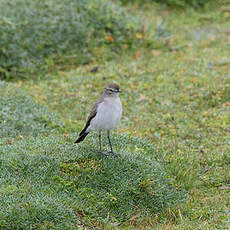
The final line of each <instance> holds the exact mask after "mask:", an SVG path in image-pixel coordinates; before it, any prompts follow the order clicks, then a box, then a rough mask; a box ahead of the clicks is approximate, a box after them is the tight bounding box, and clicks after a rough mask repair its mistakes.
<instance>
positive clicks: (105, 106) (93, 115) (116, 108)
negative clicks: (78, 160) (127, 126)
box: [74, 83, 122, 157]
mask: <svg viewBox="0 0 230 230" xmlns="http://www.w3.org/2000/svg"><path fill="white" fill-rule="evenodd" d="M119 93H121V90H120V87H119V85H118V84H116V83H109V84H108V85H106V86H105V87H104V91H103V93H102V94H101V96H100V98H99V99H98V100H97V101H96V102H95V104H94V106H93V107H92V109H91V112H90V114H89V116H88V118H87V121H86V124H85V127H84V128H83V129H82V131H81V132H80V134H79V137H78V139H77V140H76V141H75V142H74V143H80V142H82V141H83V140H84V139H85V137H86V136H87V135H88V134H89V133H90V132H91V131H97V132H98V138H99V148H100V149H99V153H100V154H101V156H102V157H103V156H104V153H103V152H102V145H101V133H102V131H107V138H108V142H109V146H110V150H111V151H110V153H111V154H115V153H114V152H113V147H112V143H111V140H110V131H111V130H112V129H114V128H115V127H116V126H117V125H118V123H119V121H120V119H121V115H122V104H121V100H120V98H119Z"/></svg>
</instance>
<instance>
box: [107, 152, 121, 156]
mask: <svg viewBox="0 0 230 230" xmlns="http://www.w3.org/2000/svg"><path fill="white" fill-rule="evenodd" d="M108 154H111V155H112V156H114V157H118V156H120V155H121V154H119V153H115V152H113V151H109V152H108Z"/></svg>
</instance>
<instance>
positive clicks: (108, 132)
mask: <svg viewBox="0 0 230 230" xmlns="http://www.w3.org/2000/svg"><path fill="white" fill-rule="evenodd" d="M109 135H110V131H109V130H108V131H107V138H108V141H109V146H110V149H111V153H112V154H113V153H114V152H113V146H112V144H111V141H110V138H109Z"/></svg>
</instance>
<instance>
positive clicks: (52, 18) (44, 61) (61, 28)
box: [0, 0, 137, 79]
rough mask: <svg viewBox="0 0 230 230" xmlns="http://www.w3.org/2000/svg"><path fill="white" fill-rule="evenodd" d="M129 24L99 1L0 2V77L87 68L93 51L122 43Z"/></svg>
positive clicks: (113, 7) (119, 9) (126, 17)
mask: <svg viewBox="0 0 230 230" xmlns="http://www.w3.org/2000/svg"><path fill="white" fill-rule="evenodd" d="M135 21H136V19H135V18H134V17H131V16H130V15H128V14H127V13H126V11H125V10H124V9H123V8H122V7H120V6H119V4H117V3H111V2H108V1H105V0H93V1H91V0H77V1H76V0H64V1H63V0H57V1H54V0H47V1H30V0H17V1H10V0H4V1H1V3H0V37H1V39H0V47H1V49H0V56H1V59H0V77H1V78H2V79H9V78H22V77H23V78H25V77H26V76H28V77H31V76H32V73H33V75H34V74H35V73H36V72H38V71H40V73H41V72H42V71H47V68H49V69H50V68H51V67H53V66H54V65H55V64H57V63H58V64H60V63H63V62H69V63H73V64H83V63H88V62H89V61H92V60H93V59H94V56H93V53H94V52H97V51H96V47H97V46H101V45H103V46H106V45H107V46H110V45H111V44H112V41H114V40H116V44H117V46H118V44H121V43H128V41H129V40H130V39H131V36H130V34H131V32H132V31H133V30H134V28H135V27H137V26H136V25H137V24H136V23H135Z"/></svg>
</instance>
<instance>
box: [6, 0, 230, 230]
mask: <svg viewBox="0 0 230 230" xmlns="http://www.w3.org/2000/svg"><path fill="white" fill-rule="evenodd" d="M226 4H227V3H226ZM128 7H129V12H130V13H131V14H135V15H136V16H138V17H142V19H143V20H142V21H143V26H142V27H143V30H142V31H140V33H138V34H136V38H137V39H138V40H139V44H138V45H137V46H136V48H135V49H133V50H129V49H128V48H127V46H126V45H122V50H121V51H120V53H119V54H117V56H116V54H114V55H112V56H111V57H110V54H109V53H108V52H107V51H108V49H107V48H103V47H100V48H99V49H98V53H97V55H98V59H97V58H95V61H93V62H91V63H90V64H89V65H84V66H77V67H76V66H72V68H71V69H70V70H67V69H63V70H62V71H59V72H58V73H57V74H53V73H50V74H47V75H46V76H45V78H44V77H43V79H42V80H30V81H29V80H27V81H18V82H15V83H14V84H13V85H15V87H19V88H22V89H23V90H24V91H26V92H27V93H28V94H30V95H31V96H32V97H33V99H34V101H36V102H37V103H39V104H41V105H43V106H45V107H46V108H47V109H48V110H49V111H51V112H53V113H56V114H57V116H58V117H59V119H60V120H61V122H63V123H64V125H65V128H64V131H63V129H60V130H59V129H58V131H57V134H56V135H57V136H61V137H62V138H60V137H57V139H56V138H55V137H46V138H47V139H44V138H43V137H39V138H38V139H35V140H37V142H38V143H35V142H36V141H31V142H32V143H33V145H32V146H31V147H29V146H30V139H28V140H27V138H26V140H23V141H20V142H18V143H17V144H16V145H15V147H14V146H12V147H11V146H10V147H6V150H4V151H7V152H9V153H10V155H11V154H13V152H15V150H14V148H16V149H20V148H19V147H18V146H21V145H22V146H25V147H23V149H25V152H26V157H27V162H31V163H29V164H28V165H29V167H28V166H27V168H30V167H31V171H33V172H34V174H33V176H34V178H36V176H37V178H39V179H37V181H36V180H34V182H33V183H41V182H42V181H44V180H46V178H40V177H42V176H46V175H47V174H43V173H39V172H41V171H42V170H44V168H45V169H48V170H49V171H50V175H53V174H55V176H59V177H55V180H54V181H55V182H53V183H54V185H55V186H57V187H55V189H57V188H59V189H60V193H59V191H57V190H55V189H54V190H52V191H55V192H53V195H52V197H50V199H47V202H50V204H51V203H53V201H52V199H54V198H53V197H55V196H56V197H55V199H57V200H58V199H60V200H59V201H58V202H60V203H62V198H61V197H62V196H64V195H63V192H62V191H63V190H64V189H66V190H67V191H66V193H67V194H68V196H71V194H69V193H71V192H69V191H77V190H76V189H77V188H72V186H74V185H75V183H76V181H75V180H74V179H75V178H76V177H81V175H82V173H83V174H84V175H87V173H89V175H93V176H95V173H96V172H98V171H100V166H101V163H99V164H97V163H96V164H95V162H97V161H98V159H97V155H93V154H92V155H91V154H89V155H87V154H88V153H87V151H86V150H87V149H88V147H87V146H88V145H92V147H96V140H94V138H93V137H92V136H91V137H89V138H87V140H86V142H85V143H84V142H83V143H82V144H81V145H79V146H77V147H73V146H72V144H71V143H72V141H73V140H74V137H76V134H77V133H78V132H79V131H80V130H81V128H82V126H83V125H84V121H85V120H84V119H85V116H86V114H87V112H88V111H89V109H90V107H91V106H92V104H91V101H92V100H94V99H96V98H97V97H98V96H99V93H98V92H100V91H101V90H102V89H103V87H104V85H105V84H106V83H107V82H111V81H115V82H118V83H119V84H120V85H121V89H122V91H123V94H122V95H121V99H122V102H123V108H124V114H123V120H122V122H121V124H120V127H119V131H120V132H121V133H122V134H120V135H118V134H115V135H113V138H114V139H113V141H115V145H116V150H118V151H119V152H121V154H122V157H124V156H127V158H125V159H126V160H125V161H124V162H120V161H119V159H113V160H111V162H109V159H110V158H109V159H105V162H104V163H105V165H107V166H106V167H109V168H112V169H114V171H115V172H117V173H120V177H119V178H122V182H124V183H122V184H121V186H124V187H121V188H123V189H124V191H126V190H125V189H129V187H127V186H126V177H125V176H124V174H125V171H124V168H123V166H124V165H126V167H127V165H130V161H131V160H132V157H131V156H130V154H133V155H132V156H133V157H134V160H135V162H138V165H139V166H140V167H141V165H143V164H145V166H144V167H143V168H145V167H146V169H147V170H150V171H151V170H155V165H157V168H156V170H158V164H159V165H160V166H159V171H158V172H159V174H161V172H162V173H163V174H164V173H166V175H167V180H169V181H170V182H171V183H172V184H173V187H174V188H176V191H186V193H187V199H186V200H185V202H184V203H182V204H181V205H177V206H173V207H171V206H169V207H168V208H166V209H164V211H163V212H155V211H154V210H153V211H152V210H151V209H149V208H148V205H145V207H144V208H143V206H138V208H139V207H141V208H140V211H139V209H135V208H133V209H131V210H128V209H125V208H124V212H120V211H119V209H117V208H116V207H114V206H112V207H110V206H105V208H108V207H109V209H107V211H108V210H110V211H109V213H113V215H112V216H111V215H108V218H107V217H106V218H107V219H106V218H105V215H103V213H102V215H100V217H98V216H96V215H97V212H96V211H93V209H92V208H93V207H94V205H92V206H90V208H89V210H88V212H86V211H85V209H83V211H82V210H81V212H77V218H76V219H77V220H76V221H80V222H77V223H78V225H79V226H82V227H83V226H85V225H86V226H88V227H90V226H91V227H92V228H93V227H96V226H97V227H98V228H100V227H101V228H107V229H116V228H117V229H119V228H127V229H129V228H131V229H132V228H134V227H135V226H136V227H138V228H148V227H149V228H150V229H151V228H152V229H228V228H229V224H230V223H229V217H230V208H229V207H230V198H229V197H230V172H229V163H230V147H229V146H230V134H229V130H230V119H229V117H230V115H229V109H230V104H229V100H230V97H229V95H230V94H229V93H230V92H229V86H230V81H229V69H230V61H229V26H230V24H229V22H230V20H229V18H230V15H229V12H227V11H222V9H223V8H220V7H218V6H217V7H216V8H206V9H203V10H200V11H193V10H186V11H179V12H178V10H169V9H166V8H162V7H161V6H158V5H153V6H152V5H150V4H146V5H144V6H143V7H142V8H139V7H138V6H136V5H133V6H128ZM95 66H97V67H98V72H96V73H91V72H90V71H91V70H92V68H93V67H95ZM124 134H130V135H132V136H133V135H134V136H138V138H137V139H135V138H131V140H130V142H127V140H128V139H127V138H128V137H127V136H124ZM41 136H42V135H41ZM63 136H64V137H65V139H63ZM123 137H124V138H123ZM58 138H60V139H58ZM143 138H147V139H148V141H147V142H145V141H144V142H142V141H140V140H141V139H143ZM123 139H124V142H122V141H123ZM59 141H61V146H62V147H63V150H61V151H60V149H59V147H58V146H60V143H58V142H59ZM44 142H45V143H47V146H48V147H45V146H46V144H44ZM119 142H120V143H119ZM137 143H149V144H150V146H149V147H148V145H145V144H141V145H139V144H137ZM36 146H39V147H36ZM30 148H31V149H30ZM90 148H91V147H90ZM88 150H89V149H88ZM18 151H19V150H18ZM33 151H35V152H36V151H37V152H36V153H33ZM19 152H20V151H19ZM84 154H86V155H87V159H90V160H87V161H79V157H81V156H85V155H84ZM126 154H127V155H126ZM18 155H19V156H17V157H18V158H19V159H20V157H21V155H22V154H19V153H18ZM6 156H7V155H6V154H4V155H3V156H2V157H4V159H5V160H4V162H7V161H6ZM149 158H150V159H151V161H149ZM122 159H123V158H122ZM37 160H38V162H41V163H39V164H38V167H37V168H36V170H35V166H34V163H32V162H34V161H37ZM156 161H157V163H156ZM9 162H10V161H9ZM12 162H14V161H12ZM16 162H17V161H16ZM18 162H19V163H17V164H16V163H15V164H16V165H21V164H22V163H20V162H22V160H18ZM148 162H149V163H148ZM52 163H54V164H52ZM117 163H120V164H121V167H118V166H117ZM4 164H6V163H4ZM110 164H111V165H112V166H110ZM31 165H32V166H31ZM44 165H45V166H44ZM13 166H14V165H11V166H10V169H12V167H13ZM23 167H26V166H23ZM135 167H136V166H135ZM16 168H17V167H16ZM79 168H81V169H79ZM88 168H90V169H88ZM2 170H4V172H5V173H6V174H7V175H8V176H7V177H9V174H8V173H10V172H11V171H12V170H10V172H6V171H7V168H6V167H3V169H2ZM53 170H54V171H53ZM55 170H56V171H55ZM79 170H80V173H79ZM126 170H130V171H129V172H130V173H131V175H132V177H133V178H137V177H139V176H138V175H137V174H136V172H133V171H132V169H131V168H127V169H126ZM31 171H25V172H26V176H25V178H27V179H25V181H26V180H28V174H29V173H28V172H31ZM88 171H89V172H88ZM23 172H24V169H20V171H19V174H20V175H21V174H23ZM55 172H56V173H55ZM143 173H144V174H142V175H143V176H144V175H145V172H143ZM151 173H153V174H152V175H155V174H154V172H151ZM36 174H38V175H36ZM147 174H148V173H147ZM96 175H97V173H96ZM101 175H102V174H99V175H97V176H98V178H97V180H96V182H98V183H101V180H102V179H103V178H104V176H101ZM106 175H107V174H106ZM114 175H116V174H114ZM48 176H49V174H48ZM100 176H101V177H100ZM108 176H109V178H111V177H110V176H113V175H108ZM7 177H6V178H7ZM132 177H131V178H132ZM92 178H94V177H92ZM92 178H90V177H89V178H86V179H87V180H84V181H90V180H92ZM105 178H106V177H105ZM144 178H146V177H144ZM160 178H161V177H160ZM12 179H13V178H12V177H11V180H12ZM40 181H41V182H40ZM47 181H48V182H46V183H48V185H50V183H51V182H50V177H49V179H48V180H47ZM91 182H92V181H91ZM91 182H90V183H91ZM158 182H159V183H160V182H161V180H160V181H158ZM162 182H163V184H164V185H165V186H166V185H167V183H165V182H164V180H162ZM166 182H167V181H166ZM4 183H6V182H4ZM46 183H44V184H43V186H44V187H42V188H41V189H50V186H46V185H47V184H46ZM132 183H133V186H134V187H136V188H137V184H135V183H136V182H132ZM149 183H150V184H151V183H152V182H151V180H150V181H149V180H148V177H147V179H146V180H144V182H143V183H141V186H144V188H145V189H146V188H148V186H149ZM65 185H66V186H67V188H66V186H65ZM139 185H140V184H139ZM68 186H69V187H68ZM91 186H96V185H95V184H94V183H92V184H91ZM114 186H115V187H112V188H111V189H112V190H113V191H115V194H116V195H114V193H111V194H109V195H108V197H105V196H104V195H102V194H103V193H100V191H99V193H98V190H96V191H97V193H96V194H97V195H98V196H96V197H93V196H92V193H91V189H92V187H90V186H89V187H88V188H89V189H88V190H86V191H84V192H83V195H86V196H89V197H92V199H93V200H94V201H95V199H96V200H99V199H105V198H106V199H108V200H109V202H115V201H116V199H117V196H119V193H120V192H122V191H120V190H119V189H117V187H116V185H115V184H114ZM167 186H168V185H167ZM167 186H166V188H167ZM4 187H6V188H7V186H4ZM24 187H26V186H24ZM80 188H81V189H82V188H84V186H82V187H80ZM93 188H95V187H93ZM118 188H119V187H118ZM14 189H15V191H16V190H17V188H12V190H13V191H14ZM71 189H73V190H71ZM78 189H79V187H78ZM123 189H122V190H123ZM139 189H140V187H139ZM83 190H84V189H83ZM9 191H11V188H10V187H9ZM52 191H51V192H52ZM166 191H167V189H166ZM173 191H174V192H175V193H176V191H175V190H173ZM41 192H42V191H41ZM43 192H44V191H43ZM51 192H50V193H51ZM106 192H108V191H106ZM5 193H7V189H6V191H4V194H5ZM35 193H36V191H35ZM45 193H47V191H45ZM104 194H106V193H104ZM147 194H148V193H147ZM170 194H171V193H170ZM58 195H59V197H58ZM68 196H67V197H68ZM57 197H58V198H57ZM122 197H123V199H126V196H122ZM163 197H164V199H166V198H167V196H163ZM31 199H32V198H31ZM39 199H41V200H40V201H39V204H42V203H43V201H42V197H41V196H39ZM106 199H105V200H106ZM65 200H66V202H67V203H68V202H69V201H70V203H72V200H71V199H70V200H69V199H67V198H66V196H65ZM81 200H82V199H81ZM108 200H107V201H108ZM138 200H139V199H138ZM166 200H167V199H166ZM176 200H181V197H180V195H177V196H176ZM21 202H22V203H23V202H24V203H26V202H27V201H26V200H24V201H23V199H22V201H21ZM33 202H35V198H33V199H32V203H33ZM75 202H78V201H75ZM140 202H141V200H140ZM123 203H124V204H125V202H124V201H122V204H123ZM74 204H77V206H79V203H73V205H74ZM92 204H95V203H93V202H92ZM62 205H64V204H62ZM68 205H69V204H68ZM68 205H67V206H65V207H66V208H65V209H64V210H62V211H63V213H62V214H61V215H60V213H59V208H58V207H63V206H58V207H56V208H55V207H54V208H53V209H56V210H57V212H55V213H53V214H52V215H53V217H51V219H52V221H51V222H52V224H54V225H55V227H56V228H57V229H58V225H59V224H61V223H63V222H62V219H61V218H62V217H63V216H64V217H63V218H64V219H65V220H66V223H68V222H69V223H70V222H71V221H70V220H71V218H72V217H71V215H72V214H71V210H72V209H71V210H70V209H69V208H67V207H70V206H68ZM166 206H167V205H166ZM44 207H45V208H44V209H42V210H43V211H44V212H45V210H47V212H48V210H49V209H48V208H47V207H50V205H49V204H48V203H47V204H44ZM81 207H82V206H81ZM125 207H126V208H127V206H125ZM24 209H25V208H24ZM145 210H146V211H145ZM129 211H131V212H129ZM34 213H42V212H40V211H36V210H35V211H34ZM107 213H108V212H107ZM120 214H121V215H125V216H123V217H122V216H120ZM25 215H28V214H25ZM32 215H35V214H32ZM75 215H76V213H75ZM15 216H16V215H15ZM35 216H38V214H36V215H35ZM42 216H43V215H42ZM48 216H49V215H48ZM5 218H9V217H7V216H6V217H5ZM18 218H19V217H17V218H16V219H18ZM23 218H24V217H23ZM123 218H124V219H125V221H124V219H123ZM39 220H41V219H39ZM53 220H56V222H55V221H53ZM49 221H50V220H47V219H45V220H44V221H43V222H42V221H40V222H42V224H43V225H42V227H43V228H49V227H50V228H52V224H51V225H50V223H51V222H49ZM81 221H83V222H81ZM19 222H20V221H19ZM23 222H24V221H21V222H20V223H23ZM40 222H39V223H40ZM12 223H13V222H12ZM46 223H47V225H45V224H46ZM71 223H72V222H71ZM3 224H5V222H3ZM3 226H4V225H3ZM5 226H6V225H5ZM44 226H45V227H44ZM69 226H71V225H69ZM11 227H12V226H11ZM42 227H41V228H42ZM60 228H63V227H60ZM69 228H70V227H69Z"/></svg>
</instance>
